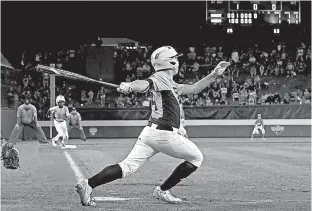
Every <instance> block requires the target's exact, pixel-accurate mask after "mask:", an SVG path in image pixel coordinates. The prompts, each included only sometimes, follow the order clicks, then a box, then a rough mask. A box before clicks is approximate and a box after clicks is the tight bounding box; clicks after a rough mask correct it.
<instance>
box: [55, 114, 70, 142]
mask: <svg viewBox="0 0 312 211" xmlns="http://www.w3.org/2000/svg"><path fill="white" fill-rule="evenodd" d="M54 126H55V129H56V131H57V135H56V136H55V137H54V139H55V141H58V140H59V138H60V137H61V136H62V137H63V140H62V143H64V144H66V143H67V141H68V130H67V125H66V121H63V122H58V121H56V120H54Z"/></svg>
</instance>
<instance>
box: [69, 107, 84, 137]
mask: <svg viewBox="0 0 312 211" xmlns="http://www.w3.org/2000/svg"><path fill="white" fill-rule="evenodd" d="M73 128H75V129H77V130H79V132H80V138H81V140H83V141H86V140H87V138H86V135H85V133H84V131H83V128H82V126H81V115H80V114H79V112H77V110H76V108H72V111H71V112H70V114H69V120H68V125H67V129H68V134H70V131H71V130H72V129H73Z"/></svg>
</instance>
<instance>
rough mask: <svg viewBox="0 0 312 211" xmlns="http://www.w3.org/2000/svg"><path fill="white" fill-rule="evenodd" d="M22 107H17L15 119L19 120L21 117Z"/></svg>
mask: <svg viewBox="0 0 312 211" xmlns="http://www.w3.org/2000/svg"><path fill="white" fill-rule="evenodd" d="M22 106H23V105H21V106H19V107H18V109H17V118H21V117H22Z"/></svg>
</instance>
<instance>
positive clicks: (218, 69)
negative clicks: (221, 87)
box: [212, 61, 231, 75]
mask: <svg viewBox="0 0 312 211" xmlns="http://www.w3.org/2000/svg"><path fill="white" fill-rule="evenodd" d="M230 64H231V63H230V62H225V61H222V62H219V64H218V65H217V66H216V67H215V68H214V70H213V71H212V73H214V74H215V75H222V74H223V73H224V71H225V69H226V68H227V67H228V66H230Z"/></svg>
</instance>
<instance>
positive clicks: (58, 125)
mask: <svg viewBox="0 0 312 211" xmlns="http://www.w3.org/2000/svg"><path fill="white" fill-rule="evenodd" d="M56 104H57V106H54V107H52V108H50V109H49V112H51V115H52V117H53V119H54V126H55V129H56V131H57V135H56V136H55V137H54V138H52V144H53V146H56V142H58V140H59V139H60V138H62V144H61V147H62V148H65V144H66V143H67V141H68V131H67V123H66V121H67V120H68V119H69V110H68V108H67V106H65V105H64V104H65V97H64V96H62V95H59V96H57V97H56Z"/></svg>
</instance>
